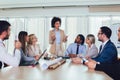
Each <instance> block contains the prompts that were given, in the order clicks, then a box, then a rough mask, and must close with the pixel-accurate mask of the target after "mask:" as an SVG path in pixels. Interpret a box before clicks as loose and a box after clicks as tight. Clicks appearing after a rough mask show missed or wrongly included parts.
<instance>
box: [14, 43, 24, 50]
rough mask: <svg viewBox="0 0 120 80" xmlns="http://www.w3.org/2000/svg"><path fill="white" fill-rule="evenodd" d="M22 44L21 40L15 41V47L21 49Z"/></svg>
mask: <svg viewBox="0 0 120 80" xmlns="http://www.w3.org/2000/svg"><path fill="white" fill-rule="evenodd" d="M21 46H22V45H21V43H20V41H16V42H15V48H16V49H20V48H21Z"/></svg>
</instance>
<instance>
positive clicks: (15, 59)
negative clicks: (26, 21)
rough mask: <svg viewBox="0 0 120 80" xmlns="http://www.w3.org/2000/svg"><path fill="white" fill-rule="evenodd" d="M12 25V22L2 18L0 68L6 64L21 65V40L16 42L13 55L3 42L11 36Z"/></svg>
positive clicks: (0, 28) (0, 26)
mask: <svg viewBox="0 0 120 80" xmlns="http://www.w3.org/2000/svg"><path fill="white" fill-rule="evenodd" d="M10 26H11V25H10V23H8V22H7V21H3V20H0V69H1V68H3V67H4V64H7V65H10V66H13V67H16V66H19V63H20V58H21V55H20V50H19V49H20V47H21V44H20V42H16V43H15V48H16V50H15V51H14V55H13V56H12V55H10V54H8V52H7V49H6V48H5V45H4V43H3V41H4V40H7V39H8V38H9V36H10ZM13 44H14V43H13Z"/></svg>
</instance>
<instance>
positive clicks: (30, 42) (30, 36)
mask: <svg viewBox="0 0 120 80" xmlns="http://www.w3.org/2000/svg"><path fill="white" fill-rule="evenodd" d="M34 36H35V34H30V35H29V41H28V44H30V45H31V44H32V40H33V39H34Z"/></svg>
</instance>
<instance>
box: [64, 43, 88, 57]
mask: <svg viewBox="0 0 120 80" xmlns="http://www.w3.org/2000/svg"><path fill="white" fill-rule="evenodd" d="M76 51H77V43H71V44H70V45H69V46H68V48H67V49H66V51H65V55H66V56H68V55H69V54H76ZM78 54H83V55H85V54H86V46H85V45H79V51H78Z"/></svg>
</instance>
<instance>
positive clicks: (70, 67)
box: [0, 60, 113, 80]
mask: <svg viewBox="0 0 120 80" xmlns="http://www.w3.org/2000/svg"><path fill="white" fill-rule="evenodd" d="M0 80H113V79H112V78H110V77H109V76H108V75H107V74H105V73H104V72H100V71H94V70H88V68H87V67H86V66H85V65H82V64H74V63H71V60H66V63H64V64H63V65H61V66H59V67H57V68H56V69H54V70H49V69H47V70H42V69H41V67H40V64H38V65H37V66H35V67H33V66H20V67H11V66H10V67H6V68H3V69H1V70H0Z"/></svg>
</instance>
